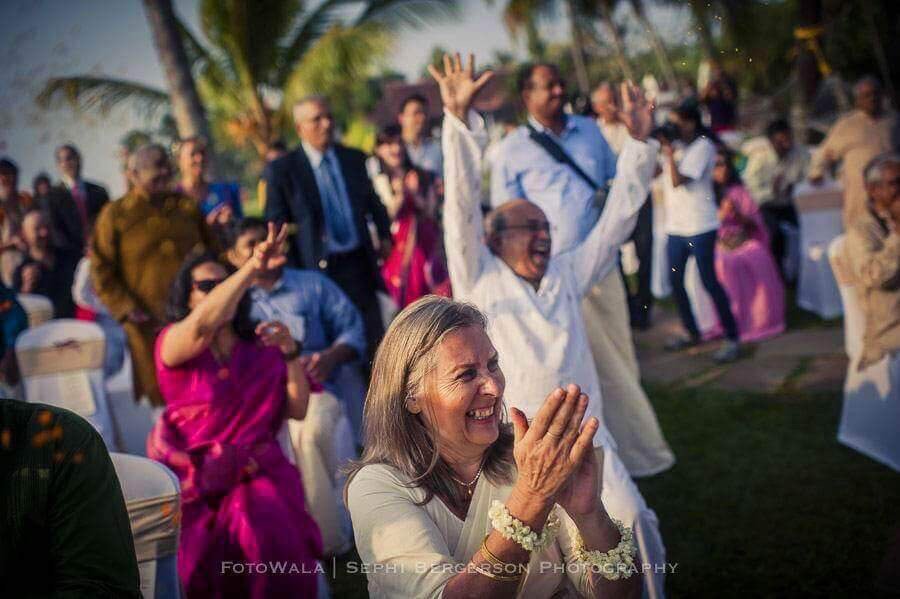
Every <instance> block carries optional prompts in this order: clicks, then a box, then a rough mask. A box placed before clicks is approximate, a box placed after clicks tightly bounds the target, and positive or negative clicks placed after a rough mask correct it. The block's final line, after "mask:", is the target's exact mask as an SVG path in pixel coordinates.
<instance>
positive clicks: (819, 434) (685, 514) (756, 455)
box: [639, 387, 900, 597]
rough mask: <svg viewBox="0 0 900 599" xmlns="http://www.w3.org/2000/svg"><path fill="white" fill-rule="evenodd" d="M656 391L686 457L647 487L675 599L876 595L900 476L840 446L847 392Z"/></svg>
mask: <svg viewBox="0 0 900 599" xmlns="http://www.w3.org/2000/svg"><path fill="white" fill-rule="evenodd" d="M648 391H649V393H650V395H651V397H652V400H653V404H654V407H655V408H656V412H657V415H658V416H659V420H660V424H661V426H662V428H663V430H664V431H665V432H666V436H667V438H668V440H669V443H670V444H671V446H672V449H673V450H674V452H675V454H676V456H677V458H678V463H677V464H676V466H675V467H674V468H673V469H672V470H670V471H669V472H666V473H664V474H661V475H659V476H656V477H654V478H650V479H646V480H642V481H640V482H639V486H640V489H641V491H642V493H643V494H644V497H645V498H646V499H647V502H648V503H649V505H650V506H651V507H653V508H654V509H655V510H656V513H657V515H658V516H659V519H660V523H661V526H662V533H663V538H664V540H665V543H666V547H667V550H668V560H669V562H671V563H677V564H678V566H677V568H676V573H675V574H674V575H670V576H669V577H668V582H667V588H668V593H669V596H672V597H687V596H716V597H731V596H743V597H783V596H796V595H803V596H813V595H814V596H820V597H826V596H828V597H834V596H843V597H864V596H872V595H874V594H876V593H875V591H874V588H873V579H874V576H875V574H876V572H877V570H878V568H879V567H880V565H881V562H882V559H883V556H884V555H885V552H886V550H887V546H888V542H889V540H891V539H892V538H893V537H894V535H895V534H896V531H897V529H898V528H900V475H898V474H897V473H895V472H893V471H891V470H890V469H888V468H886V467H884V466H882V465H880V464H878V463H876V462H874V461H872V460H870V459H868V458H866V457H864V456H862V455H860V454H858V453H856V452H855V451H852V450H850V449H847V448H845V447H843V446H842V445H839V444H838V443H837V441H836V439H835V434H836V431H837V423H838V418H839V416H840V407H841V400H840V397H839V396H838V395H837V394H834V395H826V396H821V395H820V396H803V395H797V394H792V395H790V396H779V395H768V396H766V395H754V394H735V393H727V392H711V391H705V390H697V389H691V390H684V389H682V390H668V389H662V388H652V387H651V388H650V389H648Z"/></svg>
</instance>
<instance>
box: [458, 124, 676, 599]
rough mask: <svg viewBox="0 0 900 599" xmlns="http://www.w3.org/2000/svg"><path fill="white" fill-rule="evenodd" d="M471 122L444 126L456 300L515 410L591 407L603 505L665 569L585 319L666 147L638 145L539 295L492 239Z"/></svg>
mask: <svg viewBox="0 0 900 599" xmlns="http://www.w3.org/2000/svg"><path fill="white" fill-rule="evenodd" d="M469 121H470V122H469V126H468V127H467V126H466V125H465V124H464V123H462V122H461V121H460V120H459V119H457V118H456V117H454V116H453V115H451V114H449V113H445V118H444V127H443V151H444V177H445V197H446V202H445V206H444V241H445V246H446V248H447V265H448V269H449V271H450V280H451V283H452V285H453V293H454V298H455V299H458V300H460V301H467V302H471V303H473V304H474V305H475V306H477V307H478V309H480V310H481V311H482V312H483V313H484V314H485V316H486V317H487V320H488V334H489V336H490V338H491V341H492V342H493V343H494V346H495V347H496V349H497V352H498V354H499V356H500V366H501V368H502V369H503V372H504V374H505V377H506V391H505V393H504V398H505V401H506V403H507V405H510V406H514V407H516V408H518V409H520V410H522V411H523V412H525V414H526V415H527V416H529V417H533V416H534V414H535V413H536V411H537V410H538V408H539V407H540V405H541V403H542V402H543V400H544V398H545V397H546V395H547V393H549V392H550V391H552V390H553V389H555V388H557V387H560V386H565V385H566V384H568V383H570V382H575V383H577V384H579V385H580V386H581V388H582V391H583V392H584V393H586V394H587V395H588V396H589V397H590V398H591V399H590V404H589V405H588V408H587V411H586V413H585V417H586V418H587V417H590V416H594V417H596V418H597V419H598V420H599V421H600V423H601V426H600V429H599V431H598V432H597V435H596V437H595V439H594V442H595V444H596V445H598V446H603V447H604V448H605V465H604V475H603V492H602V499H603V503H604V505H605V506H606V508H607V511H608V512H609V513H610V515H611V516H613V517H614V518H618V519H620V520H622V521H623V522H625V523H626V525H629V526H633V527H634V531H635V538H636V539H637V541H638V547H639V550H640V553H641V560H642V561H643V563H645V564H656V565H659V566H662V564H664V562H665V548H664V546H663V544H662V538H661V536H660V534H659V524H658V521H657V518H656V514H655V513H654V512H653V511H652V510H651V509H649V508H648V507H647V505H646V502H645V501H644V499H643V497H641V495H640V492H639V491H638V489H637V487H636V486H635V485H634V483H633V482H632V481H631V478H630V476H629V475H628V472H627V471H626V469H625V467H624V465H623V464H622V462H621V460H620V459H619V457H618V454H617V453H616V451H615V449H616V445H615V441H614V440H613V439H612V436H611V435H610V434H609V431H608V430H607V429H606V426H605V425H604V424H603V423H604V417H603V409H602V396H601V393H600V381H599V380H598V377H597V371H596V368H595V367H594V362H593V360H592V358H591V351H590V345H589V344H588V339H587V336H586V334H585V327H584V320H583V318H582V315H581V300H582V297H584V295H585V294H586V293H587V292H588V291H589V289H590V288H591V286H592V285H593V284H594V283H595V282H596V281H597V280H599V279H601V278H603V277H604V276H606V275H607V274H608V273H609V272H610V271H611V270H612V269H613V268H614V267H615V264H616V256H617V251H618V248H619V246H620V245H621V244H622V240H623V239H624V238H626V237H627V236H628V235H629V233H630V232H631V229H632V228H633V226H634V222H635V219H636V218H637V212H638V210H639V209H640V207H641V205H642V204H643V202H644V201H645V199H646V197H647V193H648V189H649V185H650V180H651V178H652V176H653V172H654V169H655V164H656V158H655V157H656V148H655V147H654V146H653V145H651V144H643V143H640V142H637V141H634V140H629V142H628V143H627V144H626V146H625V148H624V149H623V151H622V157H621V158H620V159H619V168H620V170H619V174H618V176H617V177H616V179H615V181H614V182H613V186H612V190H611V191H610V201H609V202H607V207H606V210H605V211H604V212H603V216H602V217H601V218H600V220H599V221H598V223H597V224H596V225H595V227H594V228H593V229H592V230H591V231H590V233H589V234H588V235H587V237H586V238H585V240H584V242H583V243H580V244H576V245H574V246H573V247H572V248H571V249H570V251H568V252H563V253H561V254H558V255H556V256H554V257H553V258H551V259H550V262H549V265H548V266H547V271H546V273H545V274H544V276H543V279H542V280H541V282H540V285H539V287H538V289H537V290H535V288H534V287H533V286H532V285H531V283H529V282H528V281H526V280H524V279H522V278H520V277H519V276H517V275H516V274H515V273H514V272H513V271H512V269H510V267H509V266H507V264H506V263H505V262H504V261H503V260H501V259H500V258H499V257H497V256H495V255H494V254H492V253H491V252H490V250H489V249H488V247H487V245H486V244H485V242H484V240H483V231H482V224H481V212H480V199H481V175H480V173H481V166H482V165H481V160H482V152H483V149H484V146H485V145H486V143H487V135H486V133H485V130H484V124H483V122H482V121H481V119H480V118H479V117H478V116H477V115H476V114H474V113H471V114H470V118H469ZM652 143H655V142H652ZM644 583H645V584H644V587H645V592H646V594H647V595H648V596H651V597H659V596H662V595H663V593H664V588H663V583H664V576H663V575H662V574H661V573H656V574H654V573H653V572H652V568H651V572H650V573H649V575H645V580H644Z"/></svg>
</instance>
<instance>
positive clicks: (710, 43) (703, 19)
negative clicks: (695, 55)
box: [690, 0, 716, 60]
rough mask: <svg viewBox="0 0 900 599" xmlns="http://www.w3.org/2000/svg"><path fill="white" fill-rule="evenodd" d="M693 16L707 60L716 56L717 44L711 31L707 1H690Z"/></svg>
mask: <svg viewBox="0 0 900 599" xmlns="http://www.w3.org/2000/svg"><path fill="white" fill-rule="evenodd" d="M690 4H691V14H693V16H694V24H695V25H696V26H697V38H698V40H699V41H700V50H701V51H702V52H703V58H706V59H707V60H709V59H711V58H713V57H714V56H715V55H716V43H715V40H713V36H712V32H711V31H710V30H709V16H708V14H707V7H708V6H709V3H708V2H707V0H690Z"/></svg>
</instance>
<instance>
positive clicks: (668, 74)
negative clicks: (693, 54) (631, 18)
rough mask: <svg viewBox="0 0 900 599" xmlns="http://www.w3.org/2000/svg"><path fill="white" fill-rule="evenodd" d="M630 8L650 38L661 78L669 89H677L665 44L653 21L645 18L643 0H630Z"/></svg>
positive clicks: (676, 81)
mask: <svg viewBox="0 0 900 599" xmlns="http://www.w3.org/2000/svg"><path fill="white" fill-rule="evenodd" d="M631 8H632V9H633V10H634V14H635V16H636V17H637V20H638V21H639V22H640V24H641V26H642V27H643V28H644V31H645V32H646V33H647V36H648V37H649V38H650V45H651V46H652V47H653V53H654V54H655V55H656V61H657V62H658V63H659V69H660V71H662V76H663V79H664V80H665V82H666V83H667V84H668V86H669V89H673V90H674V89H678V79H677V78H676V77H675V69H673V68H672V61H670V60H669V55H668V53H667V52H666V46H665V44H664V43H663V41H662V38H661V37H659V32H658V31H657V30H656V27H654V26H653V23H651V22H650V19H648V18H647V13H646V12H645V11H644V2H643V0H631Z"/></svg>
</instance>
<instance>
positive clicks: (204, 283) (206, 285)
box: [194, 279, 223, 293]
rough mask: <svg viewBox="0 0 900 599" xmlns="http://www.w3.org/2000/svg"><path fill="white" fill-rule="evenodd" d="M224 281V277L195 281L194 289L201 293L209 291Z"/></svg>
mask: <svg viewBox="0 0 900 599" xmlns="http://www.w3.org/2000/svg"><path fill="white" fill-rule="evenodd" d="M222 281H223V279H203V280H201V281H194V289H196V290H197V291H200V292H201V293H209V292H210V291H212V290H213V289H215V288H216V285H218V284H219V283H221V282H222Z"/></svg>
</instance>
